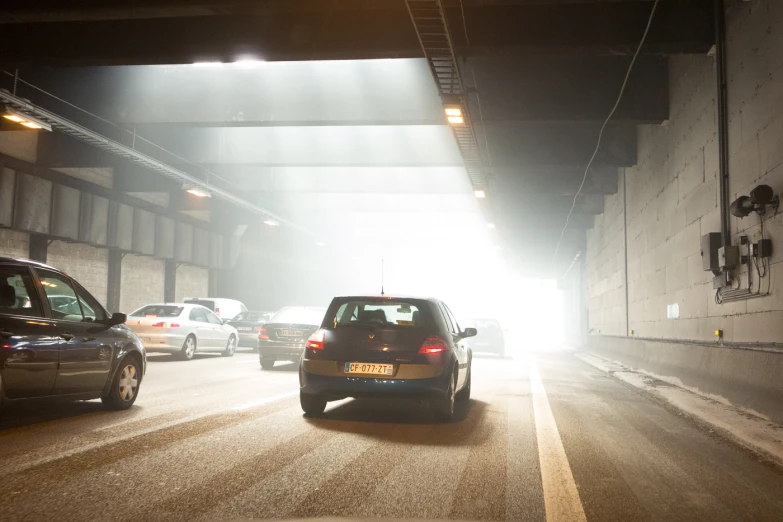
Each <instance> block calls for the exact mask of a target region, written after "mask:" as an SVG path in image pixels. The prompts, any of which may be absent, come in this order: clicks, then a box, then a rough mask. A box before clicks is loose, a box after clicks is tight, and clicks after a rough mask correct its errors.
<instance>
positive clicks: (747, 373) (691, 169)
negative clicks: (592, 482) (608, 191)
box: [586, 0, 783, 421]
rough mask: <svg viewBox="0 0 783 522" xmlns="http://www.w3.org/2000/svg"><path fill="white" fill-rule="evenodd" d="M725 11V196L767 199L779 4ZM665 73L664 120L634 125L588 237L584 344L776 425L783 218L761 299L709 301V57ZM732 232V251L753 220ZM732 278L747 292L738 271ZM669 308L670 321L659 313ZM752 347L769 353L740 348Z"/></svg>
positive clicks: (770, 228)
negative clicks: (703, 250) (758, 191)
mask: <svg viewBox="0 0 783 522" xmlns="http://www.w3.org/2000/svg"><path fill="white" fill-rule="evenodd" d="M727 5H728V6H729V9H728V12H727V31H728V34H727V40H728V41H727V47H728V49H727V62H728V79H729V83H728V103H729V107H728V108H729V151H730V165H729V175H730V181H729V191H730V199H731V200H734V199H735V198H736V197H737V196H740V195H747V194H748V193H749V191H750V190H751V189H752V188H754V187H755V186H757V185H759V184H762V183H764V184H768V185H770V186H771V187H772V188H773V189H774V190H775V193H777V194H780V193H781V192H783V45H781V42H783V2H779V1H777V0H761V1H756V2H752V3H743V2H727ZM669 68H670V119H669V121H668V122H667V123H666V124H664V125H661V126H658V125H647V126H641V127H640V129H639V143H638V150H639V157H638V164H637V165H636V166H634V167H632V168H627V169H625V172H623V171H622V170H621V172H620V180H619V181H620V190H619V192H618V194H616V195H612V196H607V197H606V198H605V212H604V214H603V215H600V216H597V217H596V220H595V226H594V228H593V229H592V230H589V231H588V234H587V251H586V274H587V293H588V296H587V301H588V314H589V318H588V323H589V326H588V328H589V332H590V338H589V342H588V345H589V347H590V349H591V350H592V351H595V352H597V353H599V354H602V355H605V356H607V357H610V358H612V359H614V360H618V361H620V362H623V363H625V364H628V365H630V366H633V367H635V368H638V369H642V370H645V371H648V372H651V373H655V374H657V375H662V376H668V377H671V378H673V379H679V380H680V381H682V383H683V384H685V385H686V386H692V387H694V388H698V389H699V390H701V391H704V392H707V393H710V394H714V395H719V396H721V397H724V398H726V399H728V400H730V401H731V402H732V403H733V404H736V405H738V406H742V407H746V408H750V409H754V410H757V411H759V412H760V413H762V414H764V415H767V416H769V417H771V418H774V419H776V420H778V421H783V400H781V399H783V385H782V384H781V382H782V381H781V379H780V377H781V376H783V345H781V342H783V265H782V264H781V261H783V214H781V213H780V212H779V213H778V214H777V215H774V216H773V215H767V216H766V217H765V219H764V236H765V237H766V238H770V239H772V243H773V255H772V258H771V260H770V261H771V263H770V271H771V287H770V292H771V295H770V296H768V297H762V298H757V299H751V300H746V301H739V302H733V303H726V304H717V303H716V302H715V290H714V289H713V287H712V274H711V273H710V272H705V271H703V270H702V260H701V256H700V237H701V236H702V235H704V234H707V233H709V232H719V231H720V214H719V203H718V201H719V184H718V134H717V105H716V93H717V90H716V80H715V76H716V72H715V60H714V57H712V56H704V55H698V56H697V55H692V56H691V55H686V56H672V57H671V58H670V60H669ZM623 184H626V186H625V187H623ZM623 188H625V190H626V201H625V205H624V201H623ZM781 210H783V209H781ZM626 222H627V225H626ZM626 226H627V228H626ZM624 232H627V260H628V261H627V270H626V267H625V255H626V240H625V236H626V234H625V233H624ZM731 232H732V242H733V244H735V245H737V244H739V236H741V235H747V236H749V238H750V239H751V241H757V240H758V239H759V238H760V228H759V219H758V217H757V216H756V215H755V214H752V215H751V216H749V217H746V218H744V219H738V218H735V217H733V216H732V218H731ZM740 273H741V277H742V279H743V286H746V285H747V279H746V276H747V268H744V270H741V271H740ZM626 292H627V293H626ZM626 295H627V301H626ZM672 304H677V305H678V306H679V318H676V319H669V318H667V306H668V305H672ZM626 306H627V308H626ZM626 310H627V312H626ZM626 313H627V315H626ZM626 321H627V323H626ZM626 324H627V328H628V330H629V331H626ZM717 329H720V330H723V332H724V341H725V343H726V345H725V346H723V347H721V346H719V345H718V344H717V342H716V337H715V334H714V331H715V330H717ZM609 336H618V338H615V337H609ZM638 338H644V339H651V340H650V341H647V340H644V339H638ZM664 340H688V341H694V343H685V344H680V343H667V342H663V341H664ZM755 343H768V344H769V345H770V346H772V348H768V349H769V350H771V351H768V352H758V351H752V350H748V349H742V348H743V347H745V348H747V345H752V344H755ZM778 350H779V351H778Z"/></svg>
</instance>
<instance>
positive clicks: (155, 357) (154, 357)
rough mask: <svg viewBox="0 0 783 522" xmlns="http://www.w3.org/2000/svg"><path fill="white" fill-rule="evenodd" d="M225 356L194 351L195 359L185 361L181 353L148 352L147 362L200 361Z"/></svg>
mask: <svg viewBox="0 0 783 522" xmlns="http://www.w3.org/2000/svg"><path fill="white" fill-rule="evenodd" d="M221 357H223V356H222V355H220V354H219V353H194V354H193V359H191V360H190V361H184V360H182V359H181V358H180V356H179V354H173V355H169V354H166V353H148V354H147V362H148V363H171V362H192V361H198V360H201V359H214V358H218V359H219V358H221Z"/></svg>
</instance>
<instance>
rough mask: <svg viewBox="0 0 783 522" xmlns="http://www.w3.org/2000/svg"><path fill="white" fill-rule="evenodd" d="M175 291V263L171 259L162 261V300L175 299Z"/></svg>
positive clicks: (171, 300) (169, 301)
mask: <svg viewBox="0 0 783 522" xmlns="http://www.w3.org/2000/svg"><path fill="white" fill-rule="evenodd" d="M176 292H177V263H176V262H175V261H174V260H173V259H166V260H164V261H163V302H165V303H173V302H174V301H176V299H177V298H176V297H175V296H176Z"/></svg>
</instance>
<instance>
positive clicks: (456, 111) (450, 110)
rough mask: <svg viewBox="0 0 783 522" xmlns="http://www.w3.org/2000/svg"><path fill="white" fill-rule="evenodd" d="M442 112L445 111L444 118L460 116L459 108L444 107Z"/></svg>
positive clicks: (460, 110)
mask: <svg viewBox="0 0 783 522" xmlns="http://www.w3.org/2000/svg"><path fill="white" fill-rule="evenodd" d="M444 110H445V111H446V116H462V108H461V107H454V106H451V107H444Z"/></svg>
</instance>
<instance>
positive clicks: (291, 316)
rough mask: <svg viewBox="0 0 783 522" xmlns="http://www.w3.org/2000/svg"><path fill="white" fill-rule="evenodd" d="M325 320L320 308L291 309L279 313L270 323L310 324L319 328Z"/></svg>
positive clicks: (284, 309)
mask: <svg viewBox="0 0 783 522" xmlns="http://www.w3.org/2000/svg"><path fill="white" fill-rule="evenodd" d="M323 318H324V310H323V309H320V308H304V307H290V308H283V309H282V310H280V311H279V312H277V313H276V314H275V315H274V316H273V317H272V319H270V320H269V322H270V323H275V324H309V325H313V326H319V325H320V324H321V321H323Z"/></svg>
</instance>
